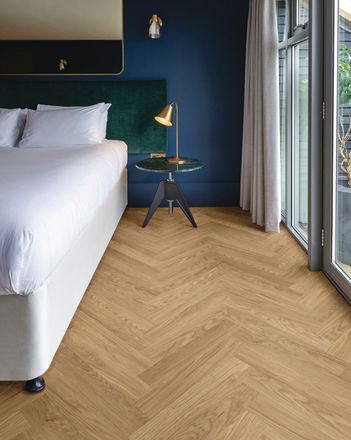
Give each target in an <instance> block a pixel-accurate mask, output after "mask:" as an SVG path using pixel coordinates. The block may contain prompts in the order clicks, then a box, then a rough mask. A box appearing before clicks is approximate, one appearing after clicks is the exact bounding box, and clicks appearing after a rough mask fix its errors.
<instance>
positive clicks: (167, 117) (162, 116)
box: [155, 105, 173, 127]
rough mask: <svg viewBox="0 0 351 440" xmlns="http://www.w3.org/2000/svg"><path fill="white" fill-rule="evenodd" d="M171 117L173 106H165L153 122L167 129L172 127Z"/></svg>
mask: <svg viewBox="0 0 351 440" xmlns="http://www.w3.org/2000/svg"><path fill="white" fill-rule="evenodd" d="M172 117H173V106H172V105H167V106H166V107H165V108H164V109H163V110H162V111H161V112H160V113H159V114H158V115H157V116H155V120H156V121H157V122H158V123H159V124H162V125H166V126H167V127H172V125H173V123H172Z"/></svg>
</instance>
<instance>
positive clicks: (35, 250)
mask: <svg viewBox="0 0 351 440" xmlns="http://www.w3.org/2000/svg"><path fill="white" fill-rule="evenodd" d="M126 164H127V146H126V144H125V143H124V142H119V141H105V142H104V143H103V144H99V145H89V146H75V147H65V148H55V149H53V148H51V149H46V148H33V149H19V148H0V295H1V294H19V295H28V294H30V293H32V292H34V291H35V290H37V289H38V288H39V287H40V286H41V285H42V284H43V283H44V282H45V281H46V280H47V279H48V278H49V276H50V274H51V272H52V271H53V270H54V269H55V267H56V266H57V265H58V263H59V262H60V261H61V259H62V258H63V257H64V256H65V254H66V253H67V252H68V251H69V250H70V249H71V247H72V246H73V245H74V242H75V240H76V239H77V238H78V237H79V235H80V234H81V233H82V231H83V230H84V227H85V226H86V225H87V224H88V223H89V221H90V220H91V219H92V218H93V216H94V213H95V210H96V209H97V208H98V207H99V206H100V205H101V204H102V203H103V202H104V200H105V199H106V197H107V195H108V194H109V192H110V191H111V190H112V188H113V186H114V185H115V183H116V182H117V181H118V180H119V177H120V175H121V173H122V171H123V170H124V168H125V167H126Z"/></svg>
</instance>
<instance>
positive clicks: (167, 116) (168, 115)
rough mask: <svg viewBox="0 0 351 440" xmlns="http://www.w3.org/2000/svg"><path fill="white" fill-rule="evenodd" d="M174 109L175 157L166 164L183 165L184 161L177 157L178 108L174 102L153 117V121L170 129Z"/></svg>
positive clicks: (170, 158)
mask: <svg viewBox="0 0 351 440" xmlns="http://www.w3.org/2000/svg"><path fill="white" fill-rule="evenodd" d="M174 108H175V109H176V156H175V157H169V158H168V162H170V163H175V164H177V163H179V164H181V163H185V162H186V159H183V158H181V157H179V107H178V104H177V103H176V102H172V103H171V104H168V105H167V106H166V107H165V108H164V109H163V110H162V111H161V113H160V114H158V115H157V116H155V120H156V121H157V122H158V123H159V124H161V125H165V126H166V127H172V126H173V122H172V121H173V110H174Z"/></svg>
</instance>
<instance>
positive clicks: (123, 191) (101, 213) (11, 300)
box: [0, 170, 127, 381]
mask: <svg viewBox="0 0 351 440" xmlns="http://www.w3.org/2000/svg"><path fill="white" fill-rule="evenodd" d="M126 206H127V170H125V171H124V172H123V173H122V174H121V178H120V180H119V181H118V183H117V184H116V186H115V188H114V189H113V191H112V193H111V194H110V195H109V196H108V197H107V199H106V201H105V202H104V204H103V205H102V206H101V207H100V208H99V209H98V210H97V212H96V214H95V216H94V218H93V220H92V221H91V222H90V223H89V225H88V226H87V227H86V228H85V230H84V233H83V234H82V235H81V237H80V238H79V239H78V241H77V243H76V244H75V246H74V247H73V248H72V249H71V250H70V252H69V253H68V254H67V255H66V256H65V258H64V259H63V260H62V261H61V263H60V264H59V266H58V267H57V268H56V270H55V271H54V273H53V274H52V275H51V277H50V278H49V280H48V281H47V282H46V283H45V284H44V285H43V286H42V287H41V288H40V289H38V290H37V291H35V292H33V293H32V294H30V295H28V296H20V295H4V296H0V381H16V380H30V379H33V378H35V377H38V376H41V375H42V374H44V373H45V371H46V370H47V369H48V368H49V367H50V364H51V362H52V359H53V357H54V355H55V353H56V351H57V349H58V347H59V345H60V342H61V340H62V338H63V336H64V334H65V332H66V330H67V328H68V326H69V324H70V322H71V320H72V318H73V315H74V313H75V311H76V309H77V307H78V305H79V303H80V300H81V299H82V297H83V295H84V293H85V290H86V289H87V287H88V285H89V282H90V280H91V278H92V277H93V275H94V272H95V270H96V268H97V266H98V264H99V262H100V259H101V257H102V256H103V254H104V252H105V250H106V247H107V245H108V243H109V241H110V239H111V237H112V235H113V233H114V231H115V229H116V227H117V225H118V223H119V220H120V219H121V217H122V214H123V212H124V210H125V208H126Z"/></svg>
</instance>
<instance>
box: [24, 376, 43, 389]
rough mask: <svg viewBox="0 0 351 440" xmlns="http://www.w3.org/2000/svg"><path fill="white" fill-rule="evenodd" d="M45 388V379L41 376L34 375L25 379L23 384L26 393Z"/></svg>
mask: <svg viewBox="0 0 351 440" xmlns="http://www.w3.org/2000/svg"><path fill="white" fill-rule="evenodd" d="M44 388H45V380H44V378H43V376H39V377H36V378H35V379H32V380H27V382H26V385H25V390H26V391H28V393H39V391H43V389H44Z"/></svg>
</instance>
